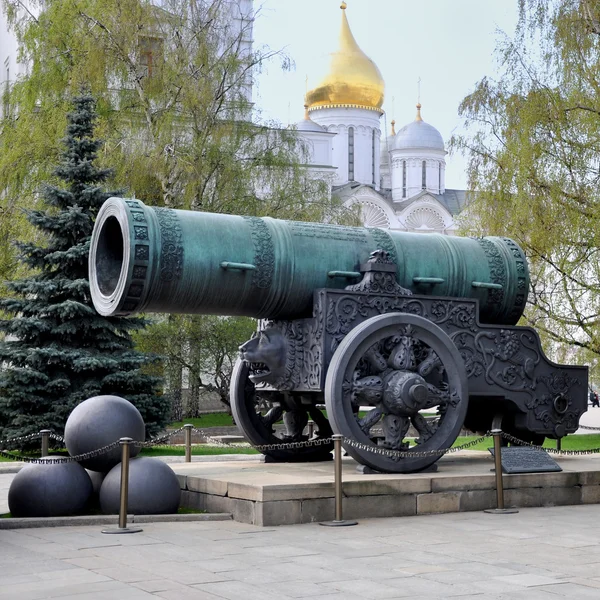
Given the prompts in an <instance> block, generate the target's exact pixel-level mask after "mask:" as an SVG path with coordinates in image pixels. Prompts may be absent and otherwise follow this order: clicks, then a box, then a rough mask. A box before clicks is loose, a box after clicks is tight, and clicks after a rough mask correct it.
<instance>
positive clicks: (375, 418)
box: [325, 313, 468, 473]
mask: <svg viewBox="0 0 600 600" xmlns="http://www.w3.org/2000/svg"><path fill="white" fill-rule="evenodd" d="M325 403H326V406H327V414H328V416H329V420H330V422H331V425H332V427H333V430H334V432H335V433H339V434H342V435H343V436H344V437H346V438H349V439H350V440H353V441H354V443H356V442H358V443H359V444H360V446H353V445H351V444H348V443H344V448H345V449H346V451H347V452H348V454H350V455H351V456H352V457H353V458H354V459H356V460H357V461H358V462H360V463H362V464H364V465H367V466H369V467H371V468H373V469H376V470H378V471H382V472H388V473H411V472H414V471H420V470H422V469H424V468H426V467H428V466H429V465H431V464H433V463H434V462H435V461H436V460H437V459H438V458H439V456H436V455H433V456H419V455H418V454H417V453H418V452H423V451H425V452H427V451H431V450H442V449H446V448H449V447H450V446H451V445H452V444H453V443H454V441H455V440H456V438H457V436H458V434H459V433H460V430H461V427H462V425H463V422H464V419H465V415H466V412H467V405H468V388H467V376H466V373H465V369H464V365H463V361H462V358H461V356H460V354H459V352H458V350H457V349H456V346H455V345H454V344H453V343H452V341H451V340H450V338H449V337H448V336H447V335H446V334H445V333H444V331H442V329H441V328H440V327H438V326H437V325H435V324H434V323H432V322H431V321H428V320H427V319H424V318H423V317H419V316H417V315H410V314H404V313H393V314H385V315H379V316H376V317H372V318H370V319H368V320H366V321H364V322H363V323H361V324H360V325H358V326H357V327H355V328H354V329H353V330H352V331H351V332H350V333H349V334H348V335H347V336H346V337H345V338H344V339H343V340H342V342H341V343H340V345H339V346H338V348H337V350H336V351H335V353H334V355H333V358H332V359H331V363H330V364H329V369H328V371H327V378H326V382H325ZM365 406H367V407H369V408H371V410H370V411H368V412H367V413H366V415H365V416H362V414H361V412H360V407H365ZM427 413H429V415H428V414H427ZM411 426H412V431H413V432H416V435H417V436H418V438H417V439H416V440H415V442H416V443H414V445H412V444H410V447H409V440H408V439H407V437H408V435H407V434H410V432H411ZM382 449H389V450H400V451H403V452H404V451H406V452H409V453H411V454H413V453H414V456H408V457H398V456H390V455H386V454H380V453H377V452H374V450H376V451H380V450H382Z"/></svg>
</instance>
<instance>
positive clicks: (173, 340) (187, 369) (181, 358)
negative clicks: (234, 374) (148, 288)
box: [135, 315, 256, 426]
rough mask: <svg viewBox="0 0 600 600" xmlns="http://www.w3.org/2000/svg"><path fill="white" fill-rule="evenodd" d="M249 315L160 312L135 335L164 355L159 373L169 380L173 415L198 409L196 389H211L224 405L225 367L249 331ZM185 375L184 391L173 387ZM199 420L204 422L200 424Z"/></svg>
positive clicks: (194, 412) (228, 368)
mask: <svg viewBox="0 0 600 600" xmlns="http://www.w3.org/2000/svg"><path fill="white" fill-rule="evenodd" d="M255 329H256V322H255V321H254V319H249V318H247V317H221V316H212V315H206V316H202V315H161V316H160V317H159V319H157V320H156V321H155V323H154V325H153V326H151V327H148V328H147V329H145V330H144V331H139V332H138V333H137V334H136V335H135V340H136V343H137V346H138V348H140V349H141V350H143V351H144V352H151V353H154V354H160V355H161V356H163V357H164V361H163V363H162V365H161V367H162V369H163V370H162V371H161V374H162V375H163V376H164V377H165V379H166V380H167V382H168V384H169V392H170V398H171V405H172V418H173V419H174V420H179V419H182V418H183V417H184V415H185V416H187V417H197V416H198V415H199V414H200V404H199V400H200V396H199V395H200V394H202V393H206V392H213V393H216V394H218V396H219V398H220V399H221V401H222V402H223V403H224V404H225V405H226V406H229V383H230V376H231V370H232V368H233V365H234V363H235V361H236V359H237V356H238V348H239V346H240V345H241V344H242V343H243V342H245V341H246V340H248V339H250V337H252V334H253V333H254V331H255ZM184 373H185V374H186V375H187V380H188V388H189V397H188V399H187V402H185V401H184V400H183V399H182V398H181V396H180V395H178V391H179V390H181V387H182V383H183V382H182V374H184ZM203 426H204V425H203Z"/></svg>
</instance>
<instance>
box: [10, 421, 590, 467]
mask: <svg viewBox="0 0 600 600" xmlns="http://www.w3.org/2000/svg"><path fill="white" fill-rule="evenodd" d="M581 427H582V428H583V429H590V430H600V428H596V427H586V426H581ZM185 429H186V427H185V426H183V427H180V428H179V429H176V430H173V431H171V432H169V433H168V434H165V435H162V436H159V437H156V438H152V439H151V440H148V441H132V442H131V443H130V445H131V446H132V447H136V448H150V447H153V446H165V444H164V442H165V441H168V440H169V439H170V438H172V437H173V436H175V435H177V434H179V433H181V432H182V431H184V430H185ZM191 431H193V432H195V433H197V434H200V435H201V436H202V437H203V438H204V439H205V440H206V441H208V442H209V443H213V444H215V445H218V446H224V447H233V446H234V445H233V444H230V443H226V442H223V441H222V440H220V439H218V438H216V437H213V436H210V435H209V434H207V433H206V431H204V430H202V429H199V428H197V427H192V428H191ZM491 435H492V434H491V432H489V431H488V432H487V433H486V434H485V435H482V436H480V437H478V438H476V439H474V440H470V441H469V442H465V443H464V444H461V445H460V446H453V447H451V448H441V449H437V450H411V449H407V450H391V449H389V448H383V447H382V446H375V445H373V444H370V445H369V444H365V443H362V442H358V441H356V440H354V439H351V438H348V437H346V436H343V439H342V442H343V443H344V444H346V445H348V446H350V447H352V448H356V449H357V450H363V451H367V452H371V453H373V454H378V455H381V456H389V457H393V458H424V457H431V456H438V457H440V456H443V455H444V454H450V453H452V452H458V451H460V450H465V449H467V448H471V447H473V446H476V445H477V444H480V443H482V442H483V441H484V440H486V439H487V438H489V437H490V436H491ZM501 435H502V437H503V438H504V439H506V440H507V441H508V442H510V443H512V444H517V445H520V446H528V447H530V448H536V449H539V450H544V451H545V452H548V453H550V454H558V455H574V456H582V455H586V454H600V448H592V449H589V450H557V449H555V448H544V447H543V446H537V445H535V444H531V443H529V442H526V441H524V440H521V439H519V438H517V437H515V436H513V435H511V434H509V433H505V432H502V433H501ZM40 436H41V434H40V433H31V434H29V435H24V436H19V437H15V438H10V439H7V440H1V441H0V448H2V447H4V446H5V445H6V444H14V443H17V442H27V441H30V440H33V439H36V438H39V437H40ZM49 437H50V438H52V439H54V440H56V441H59V442H63V441H64V438H63V437H62V436H60V435H57V434H53V433H51V434H49ZM332 443H333V438H332V437H328V438H315V439H312V440H305V441H300V442H280V443H276V444H252V446H253V447H254V448H255V449H256V450H258V451H259V452H268V451H271V450H299V449H301V448H311V447H319V446H325V445H329V444H332ZM119 446H120V441H119V440H116V441H114V442H112V443H110V444H107V445H106V446H103V447H102V448H98V449H96V450H92V451H90V452H85V453H83V454H79V455H76V456H65V457H60V458H52V457H46V458H44V459H40V458H32V457H27V456H15V455H14V454H10V453H9V452H7V451H5V450H0V456H3V457H4V458H8V459H10V460H15V461H22V462H27V463H39V464H60V463H69V462H80V461H85V460H88V459H90V458H94V457H96V456H100V455H102V454H105V453H107V452H110V451H111V450H113V449H114V448H117V447H119ZM167 447H168V446H167ZM172 447H174V448H175V447H176V448H178V449H180V448H181V445H179V446H172Z"/></svg>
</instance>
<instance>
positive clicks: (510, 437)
mask: <svg viewBox="0 0 600 600" xmlns="http://www.w3.org/2000/svg"><path fill="white" fill-rule="evenodd" d="M502 437H503V438H504V439H505V440H506V441H507V442H511V443H512V444H518V445H519V446H527V447H528V448H535V449H536V450H544V452H548V454H559V455H566V456H585V455H586V454H600V448H590V449H588V450H562V449H561V450H558V449H556V448H544V447H543V446H537V445H536V444H531V443H529V442H525V441H523V440H520V439H519V438H517V437H515V436H514V435H510V433H505V432H504V431H503V432H502Z"/></svg>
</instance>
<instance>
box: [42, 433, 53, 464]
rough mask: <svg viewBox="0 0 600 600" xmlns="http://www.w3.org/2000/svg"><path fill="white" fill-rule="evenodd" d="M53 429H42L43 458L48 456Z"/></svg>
mask: <svg viewBox="0 0 600 600" xmlns="http://www.w3.org/2000/svg"><path fill="white" fill-rule="evenodd" d="M51 433H52V430H51V429H42V430H41V431H40V435H41V436H42V458H43V457H44V456H48V442H49V440H50V434H51Z"/></svg>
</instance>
